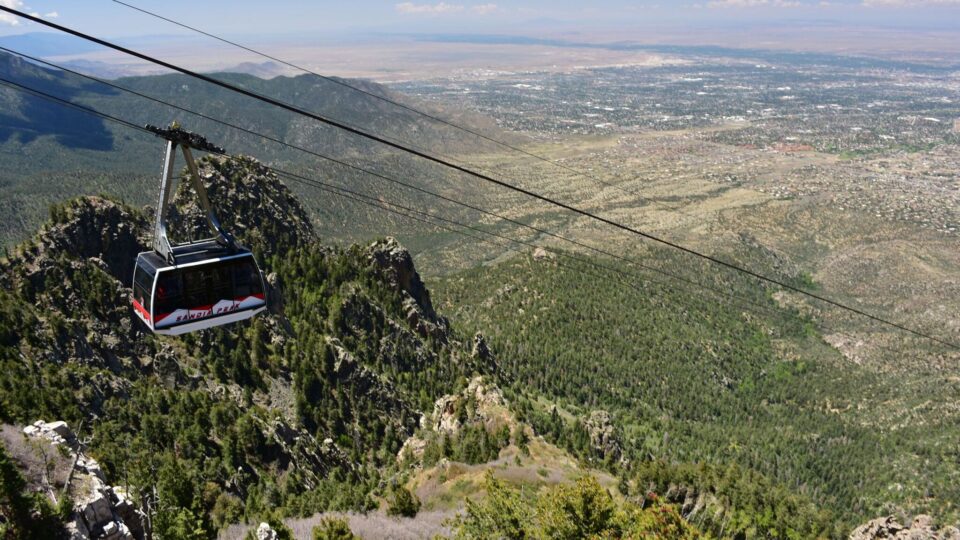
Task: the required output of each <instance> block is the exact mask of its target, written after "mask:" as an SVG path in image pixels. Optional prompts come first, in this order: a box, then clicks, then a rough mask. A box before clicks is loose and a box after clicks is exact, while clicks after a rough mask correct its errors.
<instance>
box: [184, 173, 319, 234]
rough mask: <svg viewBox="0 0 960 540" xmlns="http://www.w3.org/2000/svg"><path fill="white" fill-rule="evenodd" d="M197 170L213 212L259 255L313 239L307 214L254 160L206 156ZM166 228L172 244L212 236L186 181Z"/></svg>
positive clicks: (227, 227) (272, 176) (228, 228)
mask: <svg viewBox="0 0 960 540" xmlns="http://www.w3.org/2000/svg"><path fill="white" fill-rule="evenodd" d="M197 167H198V169H199V173H200V178H201V180H202V181H203V184H204V187H206V189H207V194H208V196H209V197H210V204H211V205H212V206H213V209H214V212H216V214H217V217H218V218H219V219H220V222H221V224H222V225H223V226H224V227H225V228H226V229H227V231H229V232H230V233H231V234H233V235H234V236H236V238H237V240H239V241H240V243H242V244H244V245H246V246H247V247H249V248H251V249H254V250H257V249H259V250H261V251H263V252H264V253H282V252H283V251H285V250H287V249H290V248H293V247H295V246H298V245H302V244H304V243H306V242H310V241H313V240H315V239H316V235H315V233H314V230H313V225H312V224H311V223H310V217H309V216H308V214H307V211H306V210H304V208H303V206H302V205H301V204H300V202H299V201H298V200H297V199H296V197H294V196H293V194H292V193H291V192H290V190H289V189H288V188H287V186H286V185H284V184H283V182H281V181H280V179H279V178H277V175H276V174H274V173H273V171H271V170H270V169H268V168H267V167H266V166H265V165H264V164H262V163H260V162H259V161H257V160H256V159H254V158H252V157H249V156H205V157H203V158H202V159H200V160H199V161H198V162H197ZM184 174H186V171H184ZM169 224H170V234H171V235H172V236H173V238H171V240H174V241H177V242H179V241H183V240H187V239H199V238H209V237H210V236H211V235H212V233H211V231H210V228H209V227H208V225H207V222H206V217H205V216H204V213H203V212H202V210H201V208H200V203H199V200H198V199H197V194H196V193H195V192H194V190H193V187H192V185H191V183H190V182H189V181H181V182H180V184H179V185H178V187H177V193H176V196H175V197H174V200H173V208H171V209H170V215H169Z"/></svg>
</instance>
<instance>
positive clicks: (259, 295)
mask: <svg viewBox="0 0 960 540" xmlns="http://www.w3.org/2000/svg"><path fill="white" fill-rule="evenodd" d="M250 298H256V299H257V300H260V301H264V302H265V301H266V299H267V297H266V295H265V294H263V293H256V294H252V295H250V296H240V297H237V298H234V299H233V300H230V301H231V302H233V303H234V304H240V303H242V302H244V301H246V300H248V299H250ZM215 305H216V304H210V305H207V306H196V307H185V308H181V309H178V310H177V311H186V312H187V313H190V312H194V311H207V312H209V313H207V314H206V315H200V316H194V317H190V316H181V317H182V318H180V319H178V320H177V321H174V322H187V321H194V320H199V319H206V318H209V317H214V316H218V315H227V314H228V313H233V312H234V311H237V310H238V309H239V307H236V306H235V309H232V310H230V311H225V312H221V313H213V307H214V306H215ZM170 315H173V313H159V314H157V317H156V324H157V325H160V324H162V323H163V322H164V319H166V318H167V317H169V316H170Z"/></svg>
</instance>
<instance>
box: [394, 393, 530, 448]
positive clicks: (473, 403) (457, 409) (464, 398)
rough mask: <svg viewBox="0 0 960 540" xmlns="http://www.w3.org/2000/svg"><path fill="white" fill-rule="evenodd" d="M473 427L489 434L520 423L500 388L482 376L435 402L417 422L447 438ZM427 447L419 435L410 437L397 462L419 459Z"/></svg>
mask: <svg viewBox="0 0 960 540" xmlns="http://www.w3.org/2000/svg"><path fill="white" fill-rule="evenodd" d="M476 424H482V425H483V426H484V428H485V429H487V430H488V431H489V432H494V431H495V430H496V429H498V428H500V427H502V426H504V425H506V426H508V427H509V428H511V430H512V429H513V428H515V427H516V426H517V425H518V424H519V422H518V421H517V419H516V417H515V416H514V415H513V413H511V412H510V410H509V408H508V405H507V402H506V400H505V399H504V397H503V392H501V391H500V388H499V387H497V385H496V384H493V383H490V382H487V380H486V379H484V378H483V377H474V378H473V379H472V380H471V381H470V383H469V384H468V385H467V387H466V388H465V389H464V390H463V391H462V392H460V393H459V394H450V395H446V396H443V397H441V398H440V399H438V400H437V401H436V402H435V403H434V405H433V412H432V413H430V414H424V415H423V417H421V419H420V427H421V428H422V429H424V430H429V431H433V432H436V433H443V434H445V435H447V436H454V435H457V434H458V433H459V432H460V430H462V429H463V428H464V426H466V425H476ZM426 446H427V442H426V440H425V439H423V438H421V437H420V436H413V437H410V438H408V439H407V440H406V441H404V443H403V447H402V448H401V449H400V452H399V453H398V454H397V459H398V460H402V459H403V458H405V457H409V458H413V459H420V458H421V457H423V452H424V449H425V448H426Z"/></svg>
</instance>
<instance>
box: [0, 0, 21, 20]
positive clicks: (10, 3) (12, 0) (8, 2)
mask: <svg viewBox="0 0 960 540" xmlns="http://www.w3.org/2000/svg"><path fill="white" fill-rule="evenodd" d="M0 6H4V7H8V8H11V9H20V8H22V7H23V2H22V0H0ZM0 24H9V25H10V26H17V25H19V24H20V19H18V18H17V17H16V16H14V15H11V14H9V13H6V12H4V13H0Z"/></svg>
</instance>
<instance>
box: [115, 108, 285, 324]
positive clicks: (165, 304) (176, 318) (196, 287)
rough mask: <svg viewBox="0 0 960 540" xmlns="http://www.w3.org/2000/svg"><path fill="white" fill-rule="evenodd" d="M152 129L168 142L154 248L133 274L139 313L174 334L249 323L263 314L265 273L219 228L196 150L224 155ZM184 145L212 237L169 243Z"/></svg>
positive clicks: (179, 132)
mask: <svg viewBox="0 0 960 540" xmlns="http://www.w3.org/2000/svg"><path fill="white" fill-rule="evenodd" d="M146 127H147V129H149V130H150V131H152V132H153V133H155V134H156V135H157V136H159V137H162V138H164V139H166V141H167V145H166V148H167V150H166V157H165V159H164V162H163V178H162V179H161V181H160V196H159V202H158V204H157V213H156V218H155V220H154V226H153V250H152V251H145V252H143V253H140V254H139V255H137V264H136V267H135V268H134V271H133V285H132V288H133V296H132V298H131V301H132V303H133V311H134V313H136V314H137V317H138V318H139V319H140V320H141V321H143V323H144V324H145V325H146V326H147V327H148V328H149V329H150V330H151V331H153V332H155V333H157V334H165V335H174V336H176V335H180V334H185V333H188V332H194V331H197V330H203V329H206V328H213V327H215V326H221V325H224V324H229V323H233V322H237V321H242V320H245V319H249V318H251V317H253V316H255V315H256V314H258V313H260V312H261V311H263V310H265V309H266V307H267V299H266V294H265V289H264V285H263V274H262V273H261V272H260V268H259V267H258V266H257V261H256V260H254V257H253V254H252V253H251V252H250V250H249V249H246V248H244V247H243V246H241V245H240V244H238V243H237V241H236V240H235V239H234V237H233V236H232V235H231V234H230V233H229V232H227V231H226V230H224V228H223V227H222V226H221V225H220V221H219V220H218V219H217V216H216V214H215V213H214V211H213V208H212V207H211V205H210V200H209V198H208V197H207V190H206V188H204V186H203V181H202V180H201V179H200V175H199V172H198V170H197V164H196V162H195V161H194V159H193V154H192V152H191V150H198V151H201V152H215V153H223V150H222V149H221V148H218V147H216V146H214V145H212V144H210V143H209V142H207V140H206V139H204V138H203V137H201V136H199V135H197V134H195V133H191V132H189V131H185V130H183V129H181V128H180V127H179V126H177V125H173V126H171V127H170V128H158V127H155V126H146ZM178 148H179V149H180V150H181V151H182V153H183V158H184V160H186V162H187V168H188V170H189V178H190V182H191V184H192V186H193V189H194V190H195V191H196V194H197V198H198V199H199V201H200V206H201V208H202V209H203V211H204V212H205V214H206V221H207V224H208V225H209V227H210V229H211V231H212V232H213V234H214V236H213V237H211V238H207V239H204V240H198V241H194V242H187V243H182V244H171V243H170V240H169V239H168V237H167V225H166V221H165V220H166V214H167V207H168V206H169V203H170V197H171V192H172V187H173V185H172V184H173V180H174V178H173V170H174V169H173V167H174V161H175V159H176V154H177V149H178Z"/></svg>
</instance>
